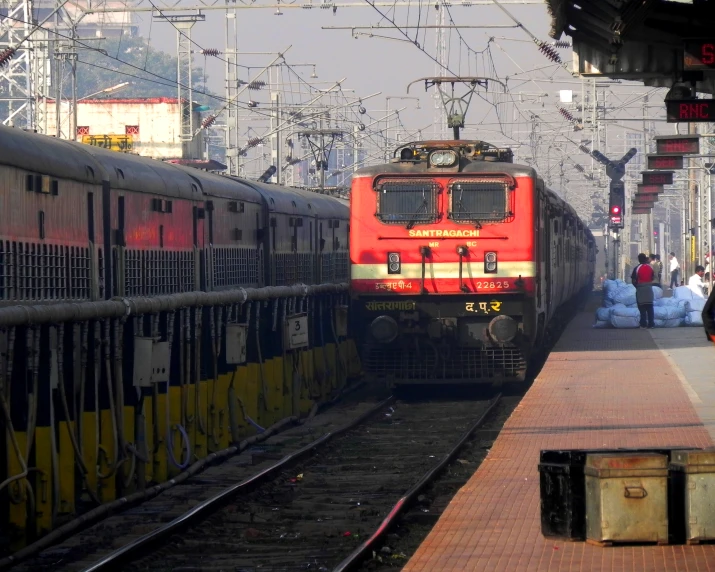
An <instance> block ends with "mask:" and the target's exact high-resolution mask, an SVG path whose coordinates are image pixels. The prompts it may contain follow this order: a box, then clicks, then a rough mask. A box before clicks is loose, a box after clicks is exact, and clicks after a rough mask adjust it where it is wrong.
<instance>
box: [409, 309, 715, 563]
mask: <svg viewBox="0 0 715 572" xmlns="http://www.w3.org/2000/svg"><path fill="white" fill-rule="evenodd" d="M592 323H593V314H592V313H590V312H589V313H582V314H579V315H578V316H577V317H576V318H575V319H574V320H573V321H572V322H571V324H569V326H568V327H567V329H566V331H565V332H564V334H563V335H562V336H561V340H560V341H559V342H558V344H557V345H556V348H555V349H554V351H553V352H552V353H551V355H550V357H549V359H548V361H547V363H546V365H545V366H544V368H543V370H542V371H541V373H540V374H539V376H538V378H537V379H536V381H535V382H534V384H533V386H532V387H531V389H530V390H529V392H528V393H527V394H526V396H525V397H524V399H523V400H522V402H521V403H520V404H519V406H518V407H517V409H516V410H515V411H514V413H513V414H512V416H511V417H510V419H509V420H508V421H507V423H506V424H505V426H504V428H503V430H502V432H501V434H500V435H499V437H498V439H497V440H496V442H495V443H494V446H493V447H492V449H491V451H490V452H489V455H488V456H487V458H486V459H485V460H484V462H483V463H482V465H481V466H480V468H479V470H478V471H477V472H476V473H475V474H474V475H473V476H472V478H471V479H470V480H469V482H468V483H467V484H466V485H465V486H464V487H463V488H462V489H461V490H460V491H459V492H458V493H457V494H456V495H455V497H454V498H453V499H452V502H451V503H450V504H449V506H448V507H447V509H446V510H445V512H444V514H443V515H442V517H441V518H440V520H439V521H438V522H437V524H436V525H435V526H434V528H433V529H432V531H431V532H430V534H429V536H428V537H427V538H426V539H425V541H424V542H423V544H422V545H421V546H420V547H419V548H418V550H417V552H416V553H415V554H414V556H413V557H412V558H411V559H410V561H409V562H408V564H407V565H406V566H405V568H403V571H405V572H417V571H426V572H427V571H429V572H434V571H449V570H454V571H460V572H462V571H472V570H479V571H488V572H492V571H501V570H504V571H509V572H517V571H522V570H529V571H531V570H545V571H549V572H555V571H566V572H571V571H583V572H589V571H601V570H602V571H606V570H613V571H616V570H618V571H620V570H629V571H634V572H635V571H651V570H652V571H669V570H687V571H706V570H710V571H714V572H715V545H700V546H663V547H659V546H653V545H651V546H620V547H618V546H614V547H609V548H600V547H596V546H591V545H588V544H586V543H584V542H560V541H554V540H548V539H545V538H544V537H543V536H542V535H541V524H540V504H539V502H540V501H539V473H538V463H539V451H540V450H542V449H561V448H576V449H579V448H584V449H585V448H589V449H591V448H601V447H603V448H614V447H654V446H659V447H660V446H666V447H667V446H692V447H707V446H712V444H713V443H712V440H711V438H710V436H709V434H708V432H707V431H706V430H705V428H704V427H703V425H702V424H701V422H700V419H699V417H698V414H697V413H696V411H695V409H694V408H693V406H692V404H691V401H690V398H689V397H688V394H687V393H686V391H685V388H684V385H683V382H682V381H681V380H680V379H679V377H678V375H677V374H676V372H675V371H674V369H673V367H672V366H671V365H670V363H672V362H669V361H668V360H667V359H666V357H665V355H664V354H663V353H662V352H661V351H660V350H659V349H658V347H657V346H656V344H655V342H654V341H653V337H652V336H651V334H650V331H648V330H612V329H610V330H594V329H592V328H591V324H592ZM702 351H703V352H705V351H713V352H715V348H712V349H711V348H702ZM713 377H714V378H715V372H714V373H713Z"/></svg>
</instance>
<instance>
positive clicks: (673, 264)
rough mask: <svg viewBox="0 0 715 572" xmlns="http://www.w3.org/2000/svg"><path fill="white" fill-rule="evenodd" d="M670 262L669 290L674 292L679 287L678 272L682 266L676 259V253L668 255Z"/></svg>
mask: <svg viewBox="0 0 715 572" xmlns="http://www.w3.org/2000/svg"><path fill="white" fill-rule="evenodd" d="M668 261H669V266H668V269H669V270H670V288H668V289H669V290H673V289H675V288H677V287H678V270H679V269H680V264H678V259H677V258H675V252H671V253H670V254H669V255H668Z"/></svg>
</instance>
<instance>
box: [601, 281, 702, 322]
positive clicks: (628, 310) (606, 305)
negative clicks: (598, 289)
mask: <svg viewBox="0 0 715 572" xmlns="http://www.w3.org/2000/svg"><path fill="white" fill-rule="evenodd" d="M653 298H654V300H655V302H654V308H653V310H654V313H655V327H656V328H677V327H679V326H702V325H703V318H702V312H703V307H704V306H705V298H703V297H702V296H698V295H697V294H696V293H695V292H693V291H692V290H691V289H690V288H688V287H687V286H679V287H677V288H676V289H675V290H673V297H672V298H663V290H661V289H660V288H658V286H653ZM640 320H641V313H640V311H639V310H638V305H637V304H636V287H635V286H633V284H626V283H625V282H623V280H606V281H605V282H604V284H603V305H602V306H601V307H600V308H599V309H598V310H596V323H595V324H594V325H593V327H594V328H639V327H640Z"/></svg>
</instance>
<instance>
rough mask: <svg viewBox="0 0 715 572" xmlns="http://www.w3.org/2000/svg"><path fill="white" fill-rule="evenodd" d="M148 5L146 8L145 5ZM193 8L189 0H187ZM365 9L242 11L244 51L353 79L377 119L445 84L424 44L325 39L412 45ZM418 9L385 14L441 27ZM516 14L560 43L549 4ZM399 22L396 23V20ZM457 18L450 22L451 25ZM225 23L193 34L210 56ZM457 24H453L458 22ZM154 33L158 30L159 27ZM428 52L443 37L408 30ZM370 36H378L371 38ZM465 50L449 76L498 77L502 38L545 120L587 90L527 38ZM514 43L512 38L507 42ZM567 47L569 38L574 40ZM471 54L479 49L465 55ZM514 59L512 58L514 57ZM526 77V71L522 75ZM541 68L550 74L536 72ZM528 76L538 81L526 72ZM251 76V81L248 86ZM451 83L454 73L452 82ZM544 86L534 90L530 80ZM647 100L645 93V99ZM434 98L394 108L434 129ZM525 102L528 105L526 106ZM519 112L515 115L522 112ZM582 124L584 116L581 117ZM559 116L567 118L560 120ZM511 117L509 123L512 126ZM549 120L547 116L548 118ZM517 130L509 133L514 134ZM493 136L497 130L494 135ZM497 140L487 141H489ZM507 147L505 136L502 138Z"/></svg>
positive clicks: (456, 49) (510, 70)
mask: <svg viewBox="0 0 715 572" xmlns="http://www.w3.org/2000/svg"><path fill="white" fill-rule="evenodd" d="M145 1H146V0H145ZM184 2H187V0H184ZM364 6H365V7H345V8H343V7H341V8H339V9H338V10H337V12H336V13H335V14H333V11H332V10H319V9H313V10H301V9H284V10H282V12H283V15H282V16H276V15H275V14H274V10H272V9H250V10H239V24H238V25H239V36H240V39H239V50H240V51H246V52H278V51H280V50H283V49H285V48H287V47H288V46H289V45H292V48H291V49H290V51H289V52H288V53H287V54H286V61H287V62H288V63H289V64H299V63H314V64H316V71H317V75H318V79H311V78H310V76H311V74H312V71H313V70H312V68H311V67H298V68H296V70H297V71H299V73H301V74H302V75H303V76H304V77H305V78H306V79H307V80H308V81H310V82H312V83H315V84H318V85H320V83H322V82H326V83H324V84H323V85H322V86H321V87H328V85H329V83H328V82H333V81H335V80H338V79H340V78H343V77H347V80H346V82H345V83H344V86H346V87H347V88H351V89H354V90H355V91H356V93H357V94H362V95H367V94H370V93H374V92H378V91H379V92H382V95H381V96H378V97H376V98H373V99H372V100H370V102H369V103H367V104H366V107H368V109H369V110H371V111H375V112H377V111H378V110H384V109H386V102H385V96H401V95H406V87H407V84H408V83H409V82H411V81H413V80H415V79H418V78H420V77H425V76H432V75H435V63H434V61H432V60H431V59H430V58H429V57H428V56H427V55H425V54H424V53H422V52H421V51H420V50H419V49H418V48H417V47H416V46H415V45H413V44H410V43H408V42H406V41H395V40H387V39H381V38H368V37H365V36H361V37H360V38H359V39H353V37H352V36H351V32H350V30H323V29H321V28H322V27H324V26H370V25H377V24H380V25H381V26H385V29H384V30H378V31H374V30H373V33H374V34H376V35H377V34H379V35H385V36H387V35H390V36H393V37H400V38H404V37H403V36H401V35H400V33H399V32H397V31H396V30H394V28H393V27H392V25H391V24H390V22H388V21H386V20H384V19H382V18H381V16H380V15H379V14H378V12H377V11H376V10H374V9H373V8H372V7H370V6H369V5H368V4H367V3H365V4H364ZM418 6H419V4H418V3H417V2H414V4H413V7H411V8H410V11H409V15H408V11H407V10H406V9H405V8H400V9H398V10H397V11H396V12H394V13H393V12H388V10H387V9H386V8H381V10H383V11H384V12H385V13H388V14H389V15H390V16H391V17H394V19H395V21H396V22H397V23H398V24H399V25H405V24H409V25H413V26H414V25H417V23H418V17H419V18H420V20H419V21H420V22H421V24H423V25H424V24H428V25H434V24H435V23H436V13H437V11H436V10H435V8H434V4H429V3H424V2H423V3H422V12H421V14H419V15H418ZM508 9H509V10H510V11H511V12H512V13H513V14H514V15H515V16H516V17H517V18H518V19H519V20H520V21H521V22H522V23H524V25H525V26H526V27H527V28H528V29H529V31H530V32H532V33H533V34H534V35H535V36H536V37H537V38H539V39H542V40H545V41H551V38H549V37H548V31H549V27H550V18H549V16H548V13H547V11H546V6H545V4H540V5H510V6H509V7H508ZM393 14H394V16H393ZM450 14H451V17H452V18H453V19H454V21H455V22H456V23H458V24H460V25H464V26H476V25H480V26H488V25H499V26H507V25H510V26H511V25H513V24H514V23H513V22H512V21H511V20H510V19H509V18H508V17H507V16H506V15H505V14H504V13H503V12H501V11H500V10H499V9H498V8H496V7H493V6H472V7H469V8H466V7H460V6H453V7H451V8H450ZM140 17H141V18H142V22H141V29H142V34H143V35H145V36H147V37H149V36H150V37H151V42H152V45H153V46H155V47H158V48H161V49H164V50H166V51H169V52H172V53H173V52H174V51H175V49H176V31H175V30H174V28H173V27H172V26H171V24H169V23H166V22H158V21H155V22H153V23H151V22H150V16H149V14H148V13H143V14H141V15H140ZM447 18H449V16H447ZM224 21H225V16H224V14H223V12H220V11H213V12H211V11H208V12H206V21H205V22H199V23H197V24H196V25H195V26H194V28H193V30H192V38H193V39H194V40H195V41H196V42H197V43H198V44H200V45H201V46H202V47H205V48H218V49H223V48H224ZM448 23H449V22H448ZM150 24H151V26H150ZM405 31H406V32H407V33H408V34H410V35H411V36H412V37H413V38H414V34H417V35H418V41H419V42H420V43H421V44H423V47H424V49H425V51H427V52H428V53H429V54H431V55H433V56H434V55H436V47H435V33H434V32H435V31H434V30H426V32H425V31H424V30H421V31H419V32H418V31H417V30H415V29H409V30H405ZM362 32H364V33H368V32H369V31H368V30H362ZM460 33H461V36H462V38H463V41H462V40H460V39H459V37H458V34H457V30H454V29H452V30H447V31H446V34H447V37H448V38H447V39H448V40H449V41H448V54H449V67H450V69H451V70H452V71H453V72H455V73H459V74H461V75H475V74H478V75H492V74H490V73H485V72H487V70H485V69H484V65H483V64H484V63H485V61H486V62H489V58H488V56H487V55H477V54H475V53H474V52H482V51H483V50H485V48H487V45H488V40H489V38H490V37H495V43H494V42H493V43H491V44H490V45H489V47H490V52H491V56H492V60H493V62H494V64H495V67H496V72H497V74H498V77H499V78H501V79H502V80H505V79H506V78H509V81H508V82H507V84H508V86H509V88H510V91H511V93H512V94H513V95H515V96H518V94H519V93H520V92H522V93H526V94H535V93H546V94H548V96H547V97H546V98H544V100H543V101H544V102H545V103H546V107H545V108H543V110H542V114H543V113H548V112H551V113H553V112H555V111H556V108H555V104H556V103H557V102H558V94H559V89H565V88H570V89H577V90H579V91H580V85H569V84H568V82H571V83H572V84H573V82H577V83H580V82H579V80H574V79H573V78H571V77H570V76H569V74H568V73H567V72H566V71H565V70H563V69H560V70H559V69H558V66H555V65H553V64H552V62H550V61H549V60H548V59H547V58H546V57H544V56H543V55H542V54H541V53H540V52H539V51H538V48H537V47H536V46H535V45H534V44H533V43H532V42H531V41H530V38H529V36H528V35H527V34H526V33H525V32H524V31H523V30H521V29H514V28H511V29H509V28H504V29H501V28H498V29H475V28H464V29H461V30H460ZM504 38H508V39H504ZM563 39H568V38H567V37H566V36H564V38H563ZM465 44H466V45H468V46H469V50H468V49H467V48H466V47H465ZM505 52H506V53H505ZM559 53H560V55H561V57H562V58H563V59H564V60H567V61H569V60H570V59H571V53H570V50H559ZM271 59H272V57H271V56H269V55H248V54H247V55H241V56H240V62H239V63H241V64H243V65H248V66H255V67H256V68H260V67H262V66H264V65H265V64H266V63H267V62H269V61H270V60H271ZM206 61H207V62H208V65H207V70H208V74H209V84H210V86H211V88H212V89H213V90H216V91H217V92H219V93H222V92H223V86H224V84H223V75H224V63H223V62H221V61H219V60H216V59H213V58H208V59H207V60H206ZM195 64H196V65H204V57H203V56H200V55H199V56H196V59H195ZM520 68H521V69H520ZM535 68H543V69H539V70H537V71H533V70H534V69H535ZM524 71H526V72H529V73H524ZM245 73H246V72H243V74H244V75H243V77H244V78H245V77H246V75H245ZM445 75H446V74H445ZM551 77H554V78H555V79H556V80H562V81H564V82H567V83H563V84H559V83H555V82H554V81H552V80H551V79H550V78H551ZM529 79H531V80H534V81H527V80H529ZM634 87H635V86H634V85H633V84H631V85H630V86H627V87H621V88H618V91H621V92H623V93H633V92H634ZM638 91H642V90H638ZM430 95H431V93H430V94H426V93H425V90H424V86H423V84H422V85H420V84H418V85H414V86H413V87H412V88H411V90H410V96H418V97H420V98H421V105H420V106H421V110H417V109H416V102H413V101H410V100H403V101H397V100H396V101H392V102H391V103H390V107H391V108H392V109H394V108H396V107H406V108H407V109H406V110H405V111H404V112H403V113H402V118H403V122H404V123H405V124H406V125H407V126H409V127H413V128H417V127H424V126H426V125H429V124H431V123H432V119H433V116H434V111H433V109H434V107H433V106H434V104H433V100H432V99H431V98H430ZM253 98H254V99H257V100H259V101H261V100H262V101H267V94H266V93H265V92H264V93H262V94H260V95H255V94H254V96H253ZM516 101H517V103H518V102H519V99H518V97H517V99H516ZM512 107H513V106H512ZM516 107H517V111H514V109H506V108H504V109H503V111H502V115H503V116H506V115H509V116H511V117H514V116H515V114H516V118H517V119H518V120H519V121H523V117H521V116H520V114H519V112H522V113H525V114H527V113H528V111H529V110H532V109H537V110H538V107H539V106H538V105H533V104H529V103H528V101H524V103H523V104H521V105H517V106H516ZM490 109H491V107H490V106H489V105H488V104H486V103H484V102H482V101H478V100H475V101H474V103H473V106H472V108H471V109H470V112H469V114H468V119H467V122H468V123H471V124H474V123H475V122H477V121H479V122H483V123H488V124H495V123H496V122H497V118H496V115H495V113H494V112H493V111H492V112H491V113H489V110H490ZM577 115H578V114H577ZM557 117H558V119H557ZM504 119H507V117H502V120H504ZM543 119H544V120H547V117H546V115H544V116H543ZM553 119H554V120H555V121H560V120H561V118H560V116H556V115H554V116H553ZM487 128H488V129H496V130H497V131H499V126H497V125H485V126H484V129H487ZM504 129H505V130H508V128H507V126H505V127H504ZM487 132H488V131H487ZM485 138H487V137H485ZM497 138H498V137H497Z"/></svg>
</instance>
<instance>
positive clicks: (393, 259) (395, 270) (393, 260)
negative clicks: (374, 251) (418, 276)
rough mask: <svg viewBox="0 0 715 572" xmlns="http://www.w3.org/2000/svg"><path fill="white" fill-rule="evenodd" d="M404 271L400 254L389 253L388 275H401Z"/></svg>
mask: <svg viewBox="0 0 715 572" xmlns="http://www.w3.org/2000/svg"><path fill="white" fill-rule="evenodd" d="M401 269H402V263H401V262H400V253H399V252H388V253H387V273H388V274H399V273H400V271H401Z"/></svg>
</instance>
